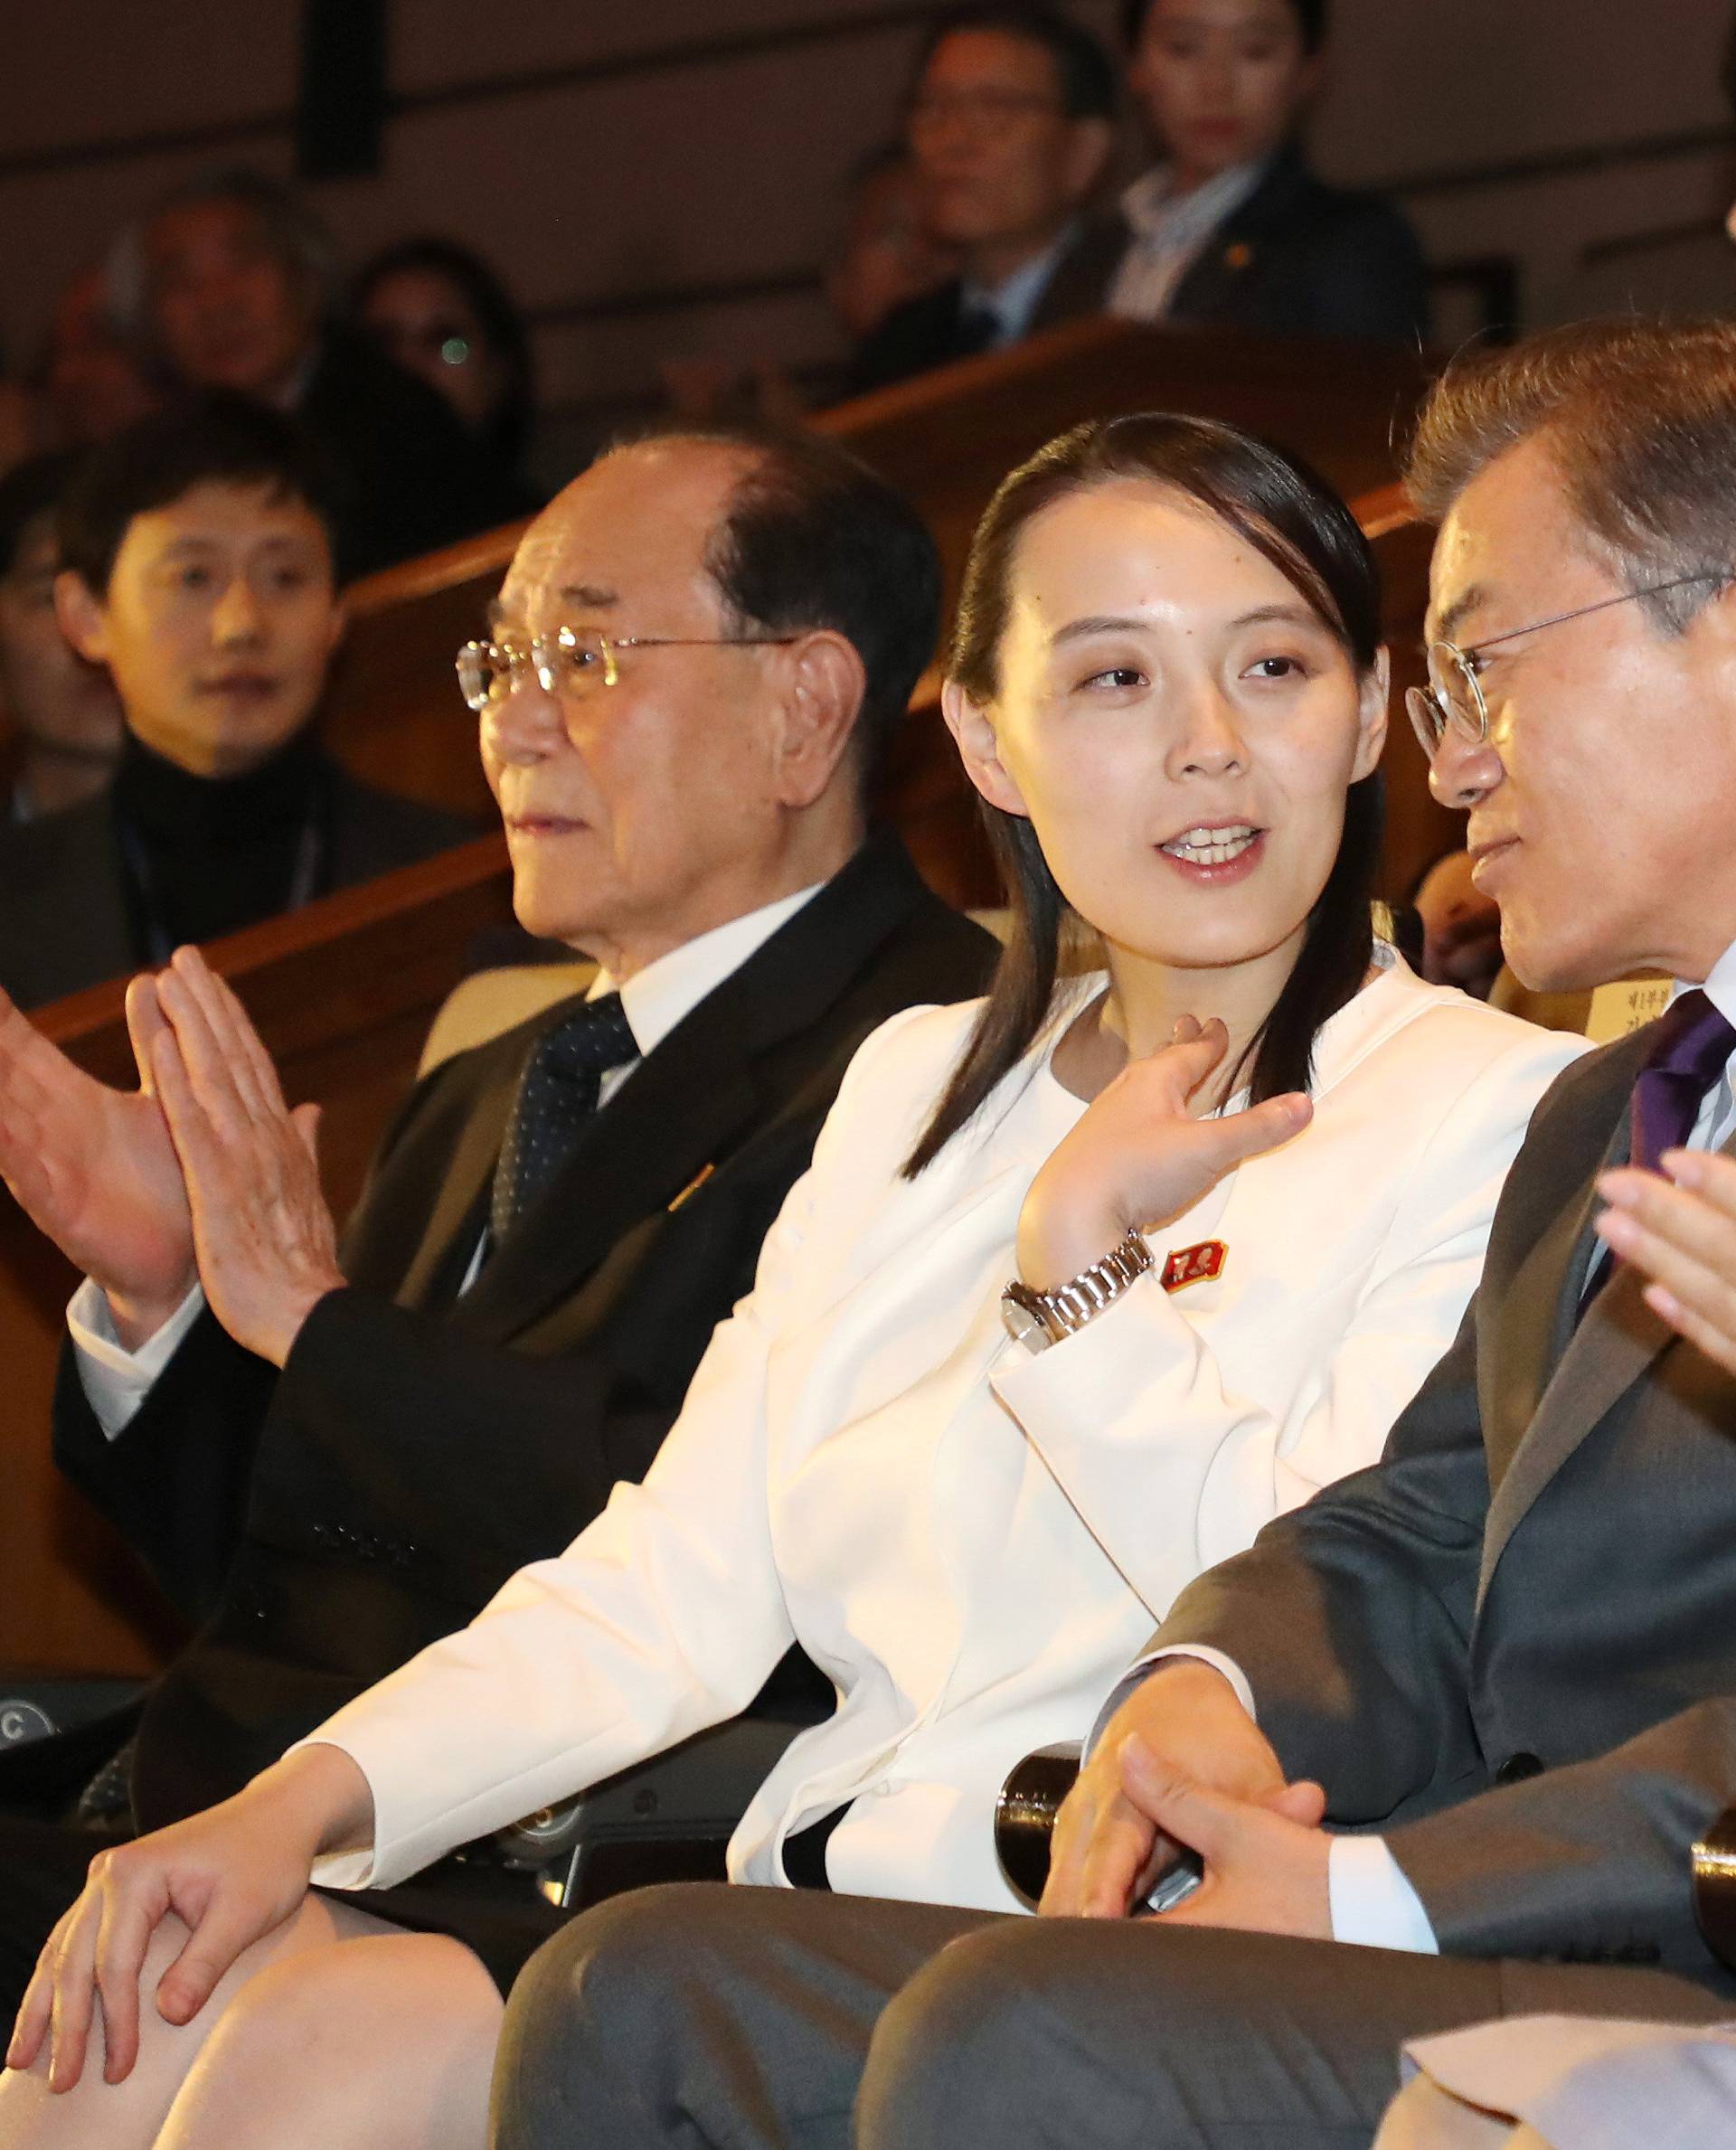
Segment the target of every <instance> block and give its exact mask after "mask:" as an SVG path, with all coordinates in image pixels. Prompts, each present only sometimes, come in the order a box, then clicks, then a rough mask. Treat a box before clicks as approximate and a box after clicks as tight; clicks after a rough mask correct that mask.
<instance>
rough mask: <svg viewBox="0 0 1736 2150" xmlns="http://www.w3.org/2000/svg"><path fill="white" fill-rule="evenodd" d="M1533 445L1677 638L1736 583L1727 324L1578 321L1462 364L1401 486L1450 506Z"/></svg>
mask: <svg viewBox="0 0 1736 2150" xmlns="http://www.w3.org/2000/svg"><path fill="white" fill-rule="evenodd" d="M1533 439H1534V440H1536V441H1537V442H1538V443H1539V444H1540V445H1541V446H1542V447H1543V448H1544V449H1545V450H1546V452H1547V453H1548V454H1549V456H1550V457H1552V460H1553V462H1554V463H1555V465H1556V467H1557V468H1558V469H1559V471H1560V473H1561V480H1562V483H1563V486H1564V487H1565V490H1566V493H1567V497H1568V500H1569V503H1570V504H1571V507H1572V510H1573V512H1574V514H1575V515H1576V516H1577V517H1578V519H1579V521H1580V523H1582V524H1583V526H1584V528H1585V532H1586V534H1587V536H1588V538H1589V539H1590V542H1591V545H1592V547H1593V549H1594V550H1595V551H1596V552H1599V554H1601V555H1602V556H1603V557H1604V558H1605V559H1606V560H1607V561H1609V564H1610V565H1611V566H1612V567H1613V568H1614V570H1615V571H1616V572H1617V574H1618V576H1619V578H1620V579H1621V580H1622V581H1623V582H1624V583H1625V584H1626V586H1627V587H1628V589H1631V590H1636V591H1637V590H1640V589H1645V588H1646V586H1647V585H1648V584H1653V583H1658V582H1670V581H1674V580H1677V579H1678V578H1679V577H1683V576H1694V575H1700V574H1704V575H1705V576H1706V578H1707V580H1706V581H1705V582H1704V583H1703V584H1702V585H1699V586H1697V587H1692V588H1688V589H1672V590H1668V591H1666V592H1664V593H1663V594H1661V595H1656V596H1652V597H1648V598H1646V599H1645V600H1644V602H1645V606H1646V611H1647V612H1648V613H1649V614H1650V616H1651V618H1652V620H1653V622H1654V624H1655V625H1656V626H1657V627H1661V628H1663V629H1664V630H1665V632H1668V633H1675V634H1679V633H1680V632H1681V631H1682V630H1683V629H1684V627H1686V626H1687V625H1688V623H1689V621H1690V620H1692V619H1693V618H1694V615H1695V614H1696V613H1697V612H1698V611H1699V610H1700V609H1701V608H1702V607H1703V605H1704V604H1705V603H1706V602H1707V600H1708V599H1709V598H1710V597H1711V596H1712V594H1713V593H1714V592H1715V591H1716V590H1717V589H1720V588H1722V587H1724V586H1726V585H1728V584H1729V583H1731V581H1736V322H1731V321H1720V320H1703V321H1684V322H1681V323H1677V324H1666V323H1664V322H1659V321H1647V320H1643V319H1640V318H1638V317H1637V316H1619V317H1617V318H1614V319H1609V320H1601V321H1582V322H1575V323H1574V324H1572V325H1571V326H1569V327H1565V328H1557V329H1551V330H1548V331H1546V332H1545V333H1543V335H1536V336H1532V337H1528V338H1527V339H1526V340H1525V341H1524V343H1522V344H1515V345H1514V346H1513V347H1512V348H1511V349H1507V350H1497V351H1481V352H1477V353H1475V354H1472V355H1470V356H1468V357H1466V358H1462V359H1460V360H1458V361H1457V362H1456V363H1454V364H1453V365H1451V366H1449V367H1448V370H1447V372H1445V373H1444V374H1443V375H1442V376H1441V378H1440V380H1439V382H1436V384H1435V387H1434V389H1433V391H1432V392H1431V393H1430V395H1429V400H1428V401H1427V402H1426V403H1425V405H1424V406H1423V410H1422V415H1421V417H1420V420H1419V421H1418V424H1417V430H1416V435H1415V438H1414V439H1413V440H1412V443H1411V455H1410V462H1409V467H1408V468H1407V470H1406V473H1405V482H1406V485H1407V486H1408V487H1409V489H1410V492H1411V497H1412V498H1413V499H1414V500H1415V501H1416V503H1417V504H1418V506H1419V507H1420V509H1421V510H1422V511H1423V513H1424V514H1427V515H1429V516H1431V517H1433V518H1435V519H1436V520H1439V518H1441V517H1442V516H1444V515H1446V514H1448V511H1449V510H1450V509H1451V508H1452V506H1453V504H1454V503H1455V502H1456V501H1457V500H1458V497H1459V495H1461V494H1462V493H1463V492H1464V491H1465V489H1466V487H1467V486H1469V485H1470V483H1471V482H1472V480H1473V479H1474V478H1476V477H1477V476H1479V475H1480V473H1481V472H1482V471H1484V470H1485V469H1486V468H1487V467H1488V466H1489V465H1490V464H1491V463H1493V462H1494V461H1495V458H1496V457H1499V456H1502V455H1505V453H1506V452H1507V451H1508V450H1509V449H1510V448H1517V447H1519V446H1520V445H1521V443H1522V442H1524V441H1526V440H1533Z"/></svg>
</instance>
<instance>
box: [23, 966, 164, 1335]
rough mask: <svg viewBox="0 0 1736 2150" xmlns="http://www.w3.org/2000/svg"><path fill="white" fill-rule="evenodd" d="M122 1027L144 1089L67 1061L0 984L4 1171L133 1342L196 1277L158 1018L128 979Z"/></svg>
mask: <svg viewBox="0 0 1736 2150" xmlns="http://www.w3.org/2000/svg"><path fill="white" fill-rule="evenodd" d="M127 1030H128V1033H130V1035H131V1038H132V1043H133V1053H134V1057H135V1058H136V1059H137V1062H138V1069H139V1078H140V1081H141V1084H142V1086H143V1087H142V1088H141V1089H137V1090H133V1091H123V1090H114V1089H109V1087H108V1086H107V1085H106V1084H105V1083H100V1082H98V1081H97V1080H95V1079H94V1077H92V1076H90V1075H87V1074H85V1073H84V1071H83V1070H81V1069H80V1068H78V1067H75V1066H74V1065H73V1063H72V1062H71V1061H70V1060H68V1059H67V1057H66V1055H65V1054H64V1053H63V1052H61V1051H60V1049H59V1048H58V1047H57V1046H54V1045H51V1044H50V1043H49V1042H48V1041H47V1039H46V1038H44V1037H42V1035H41V1033H39V1032H38V1031H36V1030H35V1029H34V1028H33V1025H32V1024H31V1023H29V1022H28V1021H27V1020H26V1019H25V1017H24V1016H23V1015H22V1014H20V1013H19V1012H18V1010H17V1009H16V1008H15V1007H14V1005H13V1004H12V1003H11V1001H10V1000H8V999H7V998H6V996H5V994H4V993H0V1178H3V1179H4V1180H5V1183H6V1185H7V1186H8V1187H9V1188H11V1190H12V1193H13V1195H14V1198H15V1199H16V1201H17V1202H18V1205H19V1207H20V1208H21V1209H22V1210H23V1211H24V1213H25V1214H26V1215H27V1216H28V1217H29V1218H30V1220H31V1221H32V1222H33V1224H35V1225H36V1226H37V1227H38V1228H39V1230H41V1231H43V1232H45V1233H46V1234H47V1236H48V1237H49V1238H50V1239H51V1240H53V1241H54V1243H55V1245H56V1246H57V1247H59V1248H60V1249H61V1252H62V1253H63V1254H64V1255H65V1256H66V1258H67V1259H68V1260H69V1261H71V1263H72V1265H73V1267H74V1268H78V1269H80V1270H82V1271H83V1272H84V1274H85V1275H86V1276H88V1277H91V1278H95V1280H96V1282H97V1283H98V1284H99V1286H100V1287H102V1289H103V1290H104V1291H105V1292H106V1293H107V1294H108V1297H109V1306H110V1307H111V1308H112V1310H113V1313H114V1317H115V1323H116V1326H117V1329H118V1333H119V1334H120V1337H121V1340H122V1342H123V1343H125V1344H128V1345H131V1346H133V1347H135V1348H136V1347H137V1345H138V1344H142V1343H143V1342H144V1341H145V1339H146V1337H147V1336H149V1335H150V1334H152V1333H153V1331H154V1330H156V1328H158V1327H160V1326H161V1325H162V1324H163V1323H164V1322H165V1321H166V1320H167V1319H168V1317H169V1315H171V1314H173V1313H174V1311H175V1308H176V1306H179V1305H180V1303H181V1301H182V1300H183V1299H184V1297H186V1295H187V1293H188V1291H189V1290H191V1288H192V1287H193V1280H194V1274H195V1272H194V1267H193V1226H192V1221H191V1219H190V1217H189V1215H188V1212H187V1198H186V1193H185V1189H184V1186H183V1183H182V1178H181V1168H180V1165H179V1164H178V1163H177V1162H176V1159H175V1145H174V1143H173V1141H172V1140H171V1139H170V1136H169V1130H168V1127H167V1125H166V1123H165V1119H164V1117H163V1110H162V1108H161V1106H160V1104H159V1103H158V1101H157V1099H156V1096H155V1094H154V1091H155V1080H154V1076H153V1071H152V1058H153V1053H154V1051H155V1049H156V1043H157V1041H158V1039H159V1037H160V1036H161V1034H162V1031H163V1021H162V1017H161V1014H160V1013H159V1011H158V1009H157V1005H156V995H155V993H154V991H153V990H152V988H151V985H150V983H149V981H148V980H146V979H135V980H134V982H133V984H132V985H131V987H129V989H128V991H127Z"/></svg>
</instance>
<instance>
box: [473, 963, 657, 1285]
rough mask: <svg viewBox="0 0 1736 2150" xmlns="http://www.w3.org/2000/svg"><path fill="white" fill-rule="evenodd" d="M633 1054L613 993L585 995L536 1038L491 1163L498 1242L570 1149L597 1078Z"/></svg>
mask: <svg viewBox="0 0 1736 2150" xmlns="http://www.w3.org/2000/svg"><path fill="white" fill-rule="evenodd" d="M638 1057H639V1049H638V1046H637V1044H636V1043H635V1042H634V1038H633V1032H632V1029H631V1027H630V1026H629V1024H628V1023H627V1014H626V1011H625V1010H624V1009H623V1008H622V1006H621V996H620V995H619V994H618V993H606V994H604V995H602V996H601V998H600V999H598V1000H588V1001H587V1002H586V1003H585V1004H584V1006H583V1007H582V1008H580V1009H579V1010H578V1012H577V1013H576V1014H572V1015H570V1016H568V1018H567V1020H566V1021H565V1022H564V1023H558V1024H557V1025H556V1026H555V1028H554V1029H553V1030H552V1031H550V1032H549V1033H547V1035H546V1036H545V1037H543V1038H542V1040H541V1041H540V1042H538V1044H537V1047H536V1050H535V1051H534V1052H533V1053H532V1055H531V1057H530V1060H529V1061H528V1062H527V1063H526V1065H525V1069H524V1074H523V1075H522V1076H521V1077H520V1078H519V1084H518V1094H517V1096H516V1097H515V1098H514V1099H513V1109H512V1111H511V1113H510V1114H509V1115H508V1117H507V1121H506V1139H505V1141H504V1142H503V1143H502V1144H501V1146H500V1162H499V1164H498V1165H495V1193H494V1202H493V1206H492V1208H491V1211H490V1213H489V1224H490V1228H491V1230H492V1231H493V1234H494V1240H495V1245H496V1246H498V1245H499V1244H500V1242H501V1241H502V1240H504V1239H505V1237H506V1234H507V1233H508V1232H509V1231H511V1230H512V1227H513V1225H514V1223H515V1222H516V1221H517V1220H518V1219H519V1218H520V1217H522V1216H523V1215H524V1212H525V1211H526V1210H527V1209H528V1208H529V1207H530V1205H531V1203H532V1202H534V1201H535V1199H536V1197H537V1196H538V1195H539V1194H540V1193H542V1190H543V1189H544V1188H545V1187H546V1186H547V1185H548V1183H549V1182H550V1181H551V1180H552V1178H553V1177H554V1175H555V1174H556V1173H557V1172H559V1170H560V1169H561V1165H563V1164H565V1162H566V1160H567V1158H568V1156H569V1155H571V1151H572V1147H573V1145H574V1144H575V1143H576V1142H577V1141H578V1139H579V1137H580V1135H581V1134H582V1133H583V1132H584V1127H585V1122H586V1121H587V1120H588V1119H589V1118H590V1116H591V1114H592V1113H593V1112H595V1111H596V1109H597V1099H598V1095H599V1092H600V1090H601V1089H602V1081H603V1077H604V1076H605V1075H606V1074H607V1073H608V1071H609V1069H611V1068H624V1067H626V1066H627V1063H628V1062H629V1061H636V1060H637V1058H638Z"/></svg>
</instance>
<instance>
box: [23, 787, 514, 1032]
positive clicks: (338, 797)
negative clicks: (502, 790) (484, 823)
mask: <svg viewBox="0 0 1736 2150" xmlns="http://www.w3.org/2000/svg"><path fill="white" fill-rule="evenodd" d="M324 782H325V792H324V797H325V858H324V862H323V866H322V872H321V874H320V885H319V887H318V889H317V890H316V891H315V892H316V894H319V895H325V894H328V893H330V891H332V890H334V889H344V888H349V887H352V886H353V885H354V883H355V882H361V881H372V880H373V878H374V877H375V875H376V874H381V873H390V872H392V869H393V868H394V867H396V866H409V865H412V864H414V863H415V862H416V861H417V860H418V859H425V858H430V857H432V856H433V854H434V853H436V852H438V851H445V850H447V849H448V848H449V847H450V846H451V845H452V844H463V843H465V842H467V840H468V839H469V838H470V837H471V836H473V835H475V834H476V830H475V828H474V827H473V826H472V825H471V824H470V823H469V822H467V821H464V820H461V819H460V818H459V817H458V816H457V815H453V814H441V813H439V812H437V811H436V810H435V809H434V808H433V807H432V806H418V805H417V804H416V802H415V801H414V800H412V799H403V798H397V797H393V796H392V794H391V793H389V792H384V791H375V790H374V789H373V787H371V786H369V785H366V784H358V783H357V782H356V781H355V780H354V778H352V777H349V776H346V775H345V774H344V771H343V770H342V769H339V768H338V767H337V765H336V764H335V762H327V763H326V765H325V778H324ZM148 953H149V951H148V950H147V949H146V948H142V947H140V946H139V944H138V938H137V925H136V921H135V919H134V918H133V915H132V910H131V908H130V906H129V904H128V901H127V884H126V880H125V876H124V872H123V867H122V861H121V851H120V844H119V842H118V838H117V835H116V833H115V814H114V806H113V801H112V799H111V797H109V794H108V793H106V792H104V793H99V795H98V797H95V798H93V799H88V800H86V801H85V803H84V804H83V805H82V806H70V807H68V808H67V810H66V811H65V812H64V813H62V814H49V815H45V816H43V817H42V820H40V821H28V822H24V823H22V824H20V825H16V826H13V827H8V828H5V829H0V985H4V986H5V989H6V991H7V992H8V993H9V994H10V995H12V997H13V999H14V1001H16V1002H17V1004H19V1006H20V1007H24V1008H33V1007H37V1006H40V1005H41V1004H42V1003H43V1002H44V1001H51V1000H58V999H59V998H60V997H61V995H62V994H65V993H77V992H79V991H80V990H81V989H82V988H83V987H84V986H86V985H100V984H101V983H102V981H103V980H104V979H105V978H113V977H118V976H121V975H122V974H123V973H125V972H127V971H130V970H133V969H136V968H137V967H138V965H140V964H141V963H143V962H145V961H146V960H147V959H148Z"/></svg>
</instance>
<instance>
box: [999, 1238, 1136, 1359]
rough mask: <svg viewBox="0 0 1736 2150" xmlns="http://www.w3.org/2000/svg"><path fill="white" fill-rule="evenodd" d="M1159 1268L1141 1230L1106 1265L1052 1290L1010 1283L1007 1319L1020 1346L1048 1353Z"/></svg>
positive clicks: (1005, 1297) (1003, 1303) (1118, 1247)
mask: <svg viewBox="0 0 1736 2150" xmlns="http://www.w3.org/2000/svg"><path fill="white" fill-rule="evenodd" d="M1154 1268H1156V1262H1155V1261H1154V1259H1152V1252H1151V1249H1150V1248H1149V1247H1148V1246H1146V1240H1145V1235H1144V1234H1143V1233H1142V1232H1141V1231H1138V1230H1137V1228H1136V1229H1134V1230H1133V1231H1129V1232H1128V1233H1127V1237H1126V1238H1125V1239H1124V1240H1121V1241H1120V1242H1119V1243H1118V1245H1116V1246H1114V1247H1112V1248H1111V1249H1109V1252H1108V1253H1107V1254H1106V1255H1105V1256H1104V1257H1103V1259H1102V1260H1101V1261H1096V1262H1093V1263H1092V1264H1091V1266H1090V1268H1089V1269H1081V1270H1080V1273H1079V1275H1078V1276H1077V1277H1074V1278H1071V1279H1070V1281H1069V1282H1067V1283H1065V1284H1058V1285H1057V1286H1056V1287H1054V1289H1053V1290H1052V1291H1033V1290H1032V1288H1031V1287H1030V1286H1029V1285H1028V1284H1021V1283H1018V1282H1016V1281H1015V1282H1014V1283H1012V1284H1009V1285H1008V1286H1007V1287H1006V1289H1005V1291H1004V1292H1003V1293H1002V1294H1001V1312H1002V1316H1003V1318H1004V1320H1005V1323H1006V1326H1007V1329H1008V1332H1009V1333H1010V1334H1012V1335H1014V1337H1016V1338H1017V1339H1018V1341H1019V1342H1020V1343H1022V1344H1027V1345H1028V1346H1029V1347H1030V1348H1031V1349H1032V1350H1033V1351H1044V1350H1046V1349H1047V1348H1048V1346H1049V1345H1050V1344H1059V1343H1060V1342H1061V1339H1062V1337H1064V1336H1071V1335H1073V1334H1075V1333H1076V1332H1077V1331H1079V1330H1080V1329H1082V1328H1083V1327H1084V1326H1085V1325H1086V1323H1087V1322H1089V1321H1094V1320H1095V1319H1096V1318H1097V1316H1098V1315H1099V1314H1101V1313H1102V1311H1103V1309H1104V1308H1105V1307H1106V1306H1113V1305H1114V1304H1115V1302H1116V1301H1117V1300H1118V1298H1119V1297H1121V1295H1122V1294H1123V1293H1124V1292H1125V1291H1127V1289H1128V1287H1130V1286H1132V1285H1133V1284H1135V1283H1137V1281H1138V1279H1139V1278H1141V1277H1143V1276H1145V1275H1146V1272H1147V1271H1148V1270H1151V1269H1154Z"/></svg>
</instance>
